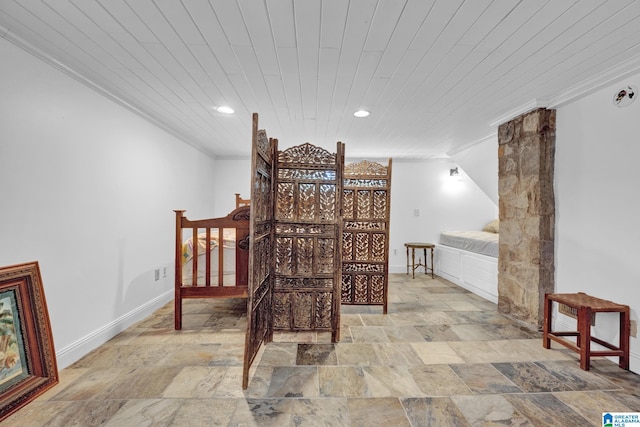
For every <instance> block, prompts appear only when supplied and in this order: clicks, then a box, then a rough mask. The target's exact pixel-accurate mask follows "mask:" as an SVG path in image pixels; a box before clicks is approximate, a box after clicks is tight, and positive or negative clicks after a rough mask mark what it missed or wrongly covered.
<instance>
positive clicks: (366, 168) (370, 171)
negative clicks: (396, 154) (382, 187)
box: [344, 160, 389, 178]
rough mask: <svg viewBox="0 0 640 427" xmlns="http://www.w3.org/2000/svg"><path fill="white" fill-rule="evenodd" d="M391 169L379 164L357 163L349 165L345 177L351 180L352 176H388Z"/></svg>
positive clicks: (369, 162) (346, 166) (345, 170)
mask: <svg viewBox="0 0 640 427" xmlns="http://www.w3.org/2000/svg"><path fill="white" fill-rule="evenodd" d="M388 170H389V168H388V167H387V166H384V165H382V164H380V163H377V162H371V161H369V160H362V161H361V162H357V163H349V164H348V165H345V167H344V176H345V177H346V178H350V176H351V175H356V176H359V175H379V176H387V175H388V173H389V172H388Z"/></svg>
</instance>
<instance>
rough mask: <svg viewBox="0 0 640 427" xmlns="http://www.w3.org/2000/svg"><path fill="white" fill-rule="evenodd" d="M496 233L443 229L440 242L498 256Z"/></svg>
mask: <svg viewBox="0 0 640 427" xmlns="http://www.w3.org/2000/svg"><path fill="white" fill-rule="evenodd" d="M498 237H499V234H498V233H489V232H487V231H444V232H442V233H441V234H440V244H441V245H444V246H450V247H452V248H458V249H464V250H465V251H469V252H474V253H477V254H481V255H487V256H490V257H494V258H498Z"/></svg>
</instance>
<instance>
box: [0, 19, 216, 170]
mask: <svg viewBox="0 0 640 427" xmlns="http://www.w3.org/2000/svg"><path fill="white" fill-rule="evenodd" d="M0 37H2V38H3V39H5V40H7V41H8V42H9V43H11V44H13V45H15V46H17V47H18V48H19V49H22V50H24V51H25V52H27V53H29V54H31V55H33V56H34V57H36V58H38V59H39V60H41V61H42V62H44V63H45V64H48V65H50V66H52V67H53V68H55V69H56V70H58V71H60V72H62V73H63V74H65V75H66V76H68V77H70V78H72V79H73V80H75V81H77V82H78V83H80V84H82V85H83V86H86V87H88V88H89V89H91V90H93V91H94V92H96V93H98V94H99V95H102V96H104V97H105V98H107V99H109V100H110V101H112V102H115V103H116V104H118V105H120V106H121V107H123V108H125V109H127V110H128V111H130V112H131V113H133V114H135V115H137V116H138V117H140V118H142V119H144V120H146V121H148V122H149V123H151V124H153V125H154V126H156V127H158V128H160V129H162V130H164V131H165V132H167V133H168V134H170V135H172V136H174V137H175V138H177V139H178V140H180V141H182V142H184V143H185V144H187V145H189V146H190V147H192V148H194V149H196V150H198V151H200V152H201V153H203V154H205V155H207V156H208V157H211V158H213V159H215V158H216V155H215V153H212V152H211V151H210V150H207V149H206V148H204V147H202V146H201V145H199V144H197V143H195V142H193V141H188V140H186V139H185V138H184V136H183V135H181V134H180V132H178V131H177V130H175V129H173V128H172V127H170V126H167V125H166V124H165V123H163V122H162V121H161V120H158V119H156V118H155V117H153V116H150V115H149V114H147V113H145V112H144V111H142V110H140V109H139V108H137V107H135V106H134V105H132V104H130V103H128V102H127V101H125V100H124V99H122V98H120V97H119V96H117V95H115V94H113V93H112V92H110V91H108V90H106V89H104V88H103V87H101V86H99V85H97V84H95V83H93V82H92V81H90V80H88V79H87V78H85V77H84V76H82V75H81V74H79V73H77V72H76V71H74V70H73V69H71V68H69V67H67V66H66V65H64V64H62V63H61V62H59V61H57V60H56V59H55V58H53V57H52V56H51V55H48V54H47V53H45V52H43V51H42V50H41V49H39V48H37V47H35V46H34V45H33V44H31V43H29V42H28V41H26V40H24V39H23V38H21V37H18V36H16V35H15V34H14V33H12V32H11V31H9V30H8V29H6V28H4V27H3V26H1V25H0Z"/></svg>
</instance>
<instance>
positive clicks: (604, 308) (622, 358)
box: [542, 292, 631, 371]
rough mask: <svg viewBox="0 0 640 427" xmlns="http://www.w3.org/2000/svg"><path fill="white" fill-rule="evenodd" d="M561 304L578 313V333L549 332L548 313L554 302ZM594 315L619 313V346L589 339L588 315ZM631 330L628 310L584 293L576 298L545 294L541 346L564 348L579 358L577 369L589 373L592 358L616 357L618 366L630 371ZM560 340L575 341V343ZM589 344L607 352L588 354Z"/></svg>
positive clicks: (579, 293) (624, 306)
mask: <svg viewBox="0 0 640 427" xmlns="http://www.w3.org/2000/svg"><path fill="white" fill-rule="evenodd" d="M554 301H556V302H557V303H559V304H564V305H566V306H568V307H571V308H575V309H576V310H577V311H578V330H577V331H562V332H558V331H555V332H552V331H551V313H552V311H551V310H552V305H553V302H554ZM597 312H615V313H620V344H619V346H617V347H616V346H615V345H613V344H610V343H608V342H606V341H603V340H601V339H599V338H596V337H592V336H591V315H592V313H597ZM630 328H631V323H630V318H629V306H628V305H622V304H616V303H613V302H611V301H607V300H604V299H600V298H595V297H592V296H590V295H587V294H585V293H583V292H578V293H577V294H545V296H544V331H543V336H542V346H543V347H544V348H551V340H554V341H555V342H557V343H559V344H562V345H564V346H565V347H567V348H570V349H571V350H573V351H575V352H576V353H579V354H580V368H582V369H584V370H585V371H588V370H589V368H590V359H591V357H592V356H618V357H619V359H618V362H619V363H618V366H620V367H621V368H622V369H627V370H628V369H629V332H630ZM561 337H576V343H575V344H574V343H573V342H571V341H569V340H566V339H564V338H561ZM591 341H593V342H595V343H597V344H600V345H601V346H603V347H606V348H608V349H609V350H603V351H591Z"/></svg>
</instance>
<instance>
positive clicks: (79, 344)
mask: <svg viewBox="0 0 640 427" xmlns="http://www.w3.org/2000/svg"><path fill="white" fill-rule="evenodd" d="M173 295H174V292H173V289H172V290H170V291H167V292H165V293H163V294H161V295H159V296H157V297H156V298H154V299H152V300H151V301H149V302H147V303H145V304H143V305H141V306H139V307H138V308H136V309H134V310H132V311H130V312H128V313H127V314H125V315H123V316H121V317H119V318H118V319H116V320H114V321H112V322H110V323H108V324H106V325H104V326H103V327H101V328H100V329H97V330H95V331H94V332H92V333H90V334H88V335H86V336H84V337H83V338H80V339H79V340H77V341H76V342H74V343H71V344H70V345H68V346H66V347H64V348H62V349H60V351H57V352H56V361H57V364H58V368H59V369H64V368H66V367H67V366H69V365H71V364H72V363H74V362H76V361H77V360H79V359H80V358H81V357H82V356H84V355H86V354H87V353H89V352H90V351H92V350H94V349H96V348H98V347H99V346H101V345H102V344H104V343H106V342H107V341H109V340H110V339H111V338H113V337H115V336H116V335H118V334H119V333H120V332H122V331H124V330H125V329H127V328H128V327H129V326H131V325H133V324H134V323H136V322H139V321H140V320H142V319H144V318H146V317H148V316H149V315H151V314H152V313H153V312H154V311H156V310H157V309H159V308H160V307H162V306H164V305H165V304H166V303H168V302H169V301H171V300H172V299H173Z"/></svg>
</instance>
